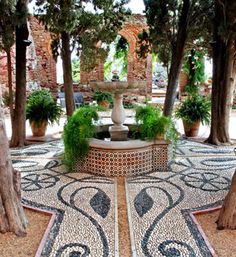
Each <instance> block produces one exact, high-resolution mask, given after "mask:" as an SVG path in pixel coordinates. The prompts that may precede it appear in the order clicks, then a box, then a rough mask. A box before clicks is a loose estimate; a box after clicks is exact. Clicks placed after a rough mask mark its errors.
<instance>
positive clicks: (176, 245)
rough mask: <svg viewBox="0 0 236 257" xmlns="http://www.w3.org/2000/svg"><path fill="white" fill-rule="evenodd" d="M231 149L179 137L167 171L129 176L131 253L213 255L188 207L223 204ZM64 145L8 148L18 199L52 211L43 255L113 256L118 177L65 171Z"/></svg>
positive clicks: (233, 161) (234, 160)
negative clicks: (19, 181) (53, 215)
mask: <svg viewBox="0 0 236 257" xmlns="http://www.w3.org/2000/svg"><path fill="white" fill-rule="evenodd" d="M233 149H234V148H233V147H221V148H216V147H212V146H209V145H205V144H201V143H196V142H191V141H187V140H182V141H180V142H179V144H178V148H177V151H176V159H175V160H174V161H173V162H171V164H170V167H169V170H168V171H166V172H158V171H154V172H152V173H148V174H145V175H142V176H136V177H129V178H127V179H126V194H127V203H128V204H127V208H128V213H129V214H128V216H129V217H128V218H129V226H130V230H131V242H132V252H133V256H132V257H162V256H166V257H178V256H180V257H195V256H196V257H202V256H204V257H208V256H209V257H210V256H212V255H211V253H210V251H209V249H208V247H207V245H206V244H205V241H204V240H203V238H202V236H201V234H200V233H199V232H198V230H197V227H196V226H195V224H194V223H193V222H192V219H191V217H190V215H189V213H190V211H193V210H201V209H205V208H207V207H213V206H218V205H219V204H221V202H222V199H223V198H224V196H225V194H226V193H227V190H228V188H229V185H230V180H231V177H232V175H233V171H234V169H235V166H236V156H235V155H234V151H233ZM62 152H63V145H62V143H61V141H54V142H50V143H45V144H40V145H32V146H30V147H25V148H22V149H11V154H12V158H13V165H14V167H15V168H18V169H20V170H21V172H22V196H23V202H24V203H26V204H28V205H31V206H33V207H38V208H41V209H45V210H50V211H53V212H55V213H56V219H55V221H54V224H53V226H52V229H51V231H50V234H49V236H48V239H47V241H46V244H45V246H44V248H43V251H42V255H41V256H45V257H46V256H47V257H118V256H119V253H118V223H117V192H116V187H117V185H116V179H115V178H105V177H99V176H95V175H91V174H81V173H80V174H79V173H65V168H64V166H63V165H62V163H61V160H60V158H58V157H59V156H60V154H61V153H62ZM120 257H122V256H120Z"/></svg>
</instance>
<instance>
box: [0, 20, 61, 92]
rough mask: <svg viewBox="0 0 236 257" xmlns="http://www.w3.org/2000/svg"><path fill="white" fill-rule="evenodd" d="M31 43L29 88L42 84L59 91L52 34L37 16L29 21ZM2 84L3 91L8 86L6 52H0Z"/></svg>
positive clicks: (28, 49) (13, 63)
mask: <svg viewBox="0 0 236 257" xmlns="http://www.w3.org/2000/svg"><path fill="white" fill-rule="evenodd" d="M29 31H30V36H29V40H31V41H32V43H31V45H30V46H29V47H28V48H27V74H26V76H27V82H28V83H27V88H28V89H29V88H30V87H32V86H36V85H38V86H40V87H46V88H50V90H51V91H52V92H55V91H57V80H56V62H55V61H54V59H53V56H52V53H51V48H50V43H51V36H50V33H49V32H48V31H46V30H45V28H44V26H43V25H42V24H40V23H39V21H38V20H37V19H36V18H35V17H31V18H30V22H29ZM14 53H15V49H14V47H13V50H12V70H13V83H14V84H15V81H14V77H15V76H14V75H15V71H14V66H15V58H14ZM0 85H1V87H2V88H3V91H5V90H6V87H7V58H6V54H5V53H3V52H0Z"/></svg>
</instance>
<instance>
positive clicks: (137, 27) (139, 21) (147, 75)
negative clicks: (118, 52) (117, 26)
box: [80, 14, 152, 94]
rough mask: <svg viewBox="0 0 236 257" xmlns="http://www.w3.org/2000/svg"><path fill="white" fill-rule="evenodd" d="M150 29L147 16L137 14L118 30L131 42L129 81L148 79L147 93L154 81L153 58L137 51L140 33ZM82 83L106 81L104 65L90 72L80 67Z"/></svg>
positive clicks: (119, 33) (149, 91) (149, 92)
mask: <svg viewBox="0 0 236 257" xmlns="http://www.w3.org/2000/svg"><path fill="white" fill-rule="evenodd" d="M143 29H148V27H147V24H146V19H145V16H143V15H140V14H135V15H132V16H130V17H129V18H128V19H127V21H126V22H125V23H124V25H123V27H122V29H121V30H120V31H119V32H118V35H121V36H122V37H124V38H125V39H126V40H127V42H128V44H129V52H128V74H127V80H128V81H135V80H146V81H147V89H146V90H145V92H144V93H145V94H151V83H152V59H151V56H148V57H147V58H139V57H138V55H137V53H136V48H137V46H138V34H139V33H141V32H142V31H143ZM80 71H81V73H80V78H81V83H82V84H84V83H89V81H90V80H96V81H104V65H103V64H102V63H100V64H99V65H98V67H96V68H95V70H94V71H92V72H90V73H88V72H85V71H83V67H82V66H81V68H80Z"/></svg>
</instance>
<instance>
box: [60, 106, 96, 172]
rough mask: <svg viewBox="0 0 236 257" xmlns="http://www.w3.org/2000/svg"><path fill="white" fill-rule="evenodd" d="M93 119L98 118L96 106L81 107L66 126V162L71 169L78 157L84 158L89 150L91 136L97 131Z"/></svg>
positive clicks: (64, 136) (64, 137)
mask: <svg viewBox="0 0 236 257" xmlns="http://www.w3.org/2000/svg"><path fill="white" fill-rule="evenodd" d="M93 120H98V114H97V112H96V110H95V108H94V107H89V106H88V107H81V108H79V109H78V110H77V111H75V112H74V114H73V115H72V116H71V117H70V118H69V119H68V121H67V123H66V125H65V126H64V133H63V140H64V146H65V153H64V163H65V165H66V166H67V169H68V170H69V171H71V170H73V167H74V165H75V163H76V161H77V160H78V159H83V158H84V157H85V156H86V155H87V153H88V151H89V138H91V137H93V135H94V133H95V130H96V129H95V126H94V125H93Z"/></svg>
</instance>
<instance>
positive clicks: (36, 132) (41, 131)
mask: <svg viewBox="0 0 236 257" xmlns="http://www.w3.org/2000/svg"><path fill="white" fill-rule="evenodd" d="M30 126H31V130H32V133H33V136H34V137H43V136H45V132H46V130H47V126H48V122H47V121H44V122H42V123H41V124H40V126H38V125H36V124H35V122H31V123H30Z"/></svg>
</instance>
